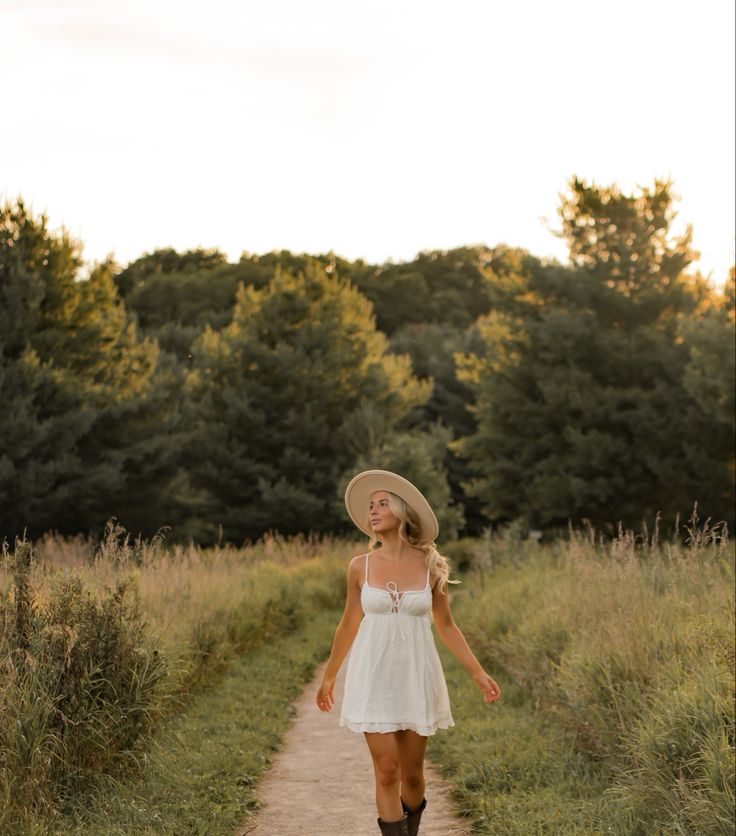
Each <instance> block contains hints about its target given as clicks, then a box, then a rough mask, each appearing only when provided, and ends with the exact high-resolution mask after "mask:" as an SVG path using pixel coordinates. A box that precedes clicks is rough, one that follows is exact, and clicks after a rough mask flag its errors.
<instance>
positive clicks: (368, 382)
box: [188, 263, 431, 541]
mask: <svg viewBox="0 0 736 836" xmlns="http://www.w3.org/2000/svg"><path fill="white" fill-rule="evenodd" d="M387 348H388V344H387V341H386V338H385V337H384V335H383V334H381V333H380V332H379V331H377V330H376V327H375V318H374V316H373V313H372V309H371V305H370V303H369V302H368V300H367V299H365V297H363V296H362V294H361V293H360V292H359V291H358V290H357V289H356V288H354V287H353V286H351V285H350V283H346V282H343V281H342V280H341V279H339V278H338V277H337V276H335V275H329V274H327V273H326V272H325V270H324V268H323V267H322V266H321V265H319V264H318V263H309V264H308V265H307V269H306V270H305V271H304V272H300V273H298V275H291V274H289V273H287V272H284V271H281V270H280V269H278V270H277V271H276V273H275V275H274V277H273V279H272V281H271V282H270V283H269V285H268V286H267V287H265V288H263V289H260V290H258V289H256V288H254V287H252V286H251V287H245V286H241V288H240V289H239V291H238V295H237V303H236V308H235V311H234V314H233V321H232V323H231V325H229V326H228V327H226V328H225V329H223V330H222V331H220V332H215V331H214V330H212V329H207V330H206V331H205V333H204V334H203V335H202V337H201V339H200V340H199V341H198V342H197V343H195V345H194V347H193V354H194V362H193V369H192V372H191V374H190V377H189V381H188V391H189V393H190V396H191V399H192V403H193V405H194V413H193V414H194V416H196V417H195V418H193V420H196V421H197V426H198V433H197V436H196V442H195V443H194V444H193V445H192V447H191V449H190V452H189V456H190V461H191V475H192V483H193V485H194V486H195V487H197V488H199V489H203V490H206V491H207V493H208V495H209V497H210V505H209V508H208V509H207V515H208V518H209V519H210V520H211V522H212V531H213V536H214V531H215V527H216V525H217V524H218V523H219V524H222V526H223V530H224V533H225V536H226V537H227V538H229V539H231V540H234V541H239V540H242V539H243V538H246V537H250V538H254V537H257V536H259V535H260V534H262V533H263V532H264V531H266V530H268V529H274V530H279V531H281V532H282V533H294V532H298V531H307V530H315V531H325V530H329V529H331V528H333V527H334V526H335V525H337V524H339V523H340V522H341V521H342V515H340V516H338V515H337V514H336V513H335V511H334V506H333V500H334V496H335V490H336V484H337V482H338V478H339V476H340V475H341V474H342V473H343V471H344V470H345V468H346V467H348V466H349V465H350V464H351V462H352V461H353V460H354V454H353V452H352V445H354V444H356V443H358V444H360V441H361V440H360V439H356V438H355V437H354V429H355V426H356V422H357V423H359V417H360V415H361V413H362V412H363V411H365V410H366V409H368V408H374V409H378V410H379V411H380V413H381V415H382V416H383V418H384V420H385V421H386V422H387V424H388V425H389V426H391V427H394V426H397V425H398V424H399V423H400V422H401V420H402V419H404V418H405V417H406V416H407V415H408V414H409V413H410V412H411V410H412V409H413V408H414V407H415V406H417V405H419V404H421V403H423V402H424V401H426V399H427V397H428V396H429V394H430V392H431V385H429V384H421V383H419V382H418V381H417V380H416V379H415V378H413V377H412V375H411V372H410V361H409V358H408V357H405V356H395V355H392V354H389V353H388V352H387Z"/></svg>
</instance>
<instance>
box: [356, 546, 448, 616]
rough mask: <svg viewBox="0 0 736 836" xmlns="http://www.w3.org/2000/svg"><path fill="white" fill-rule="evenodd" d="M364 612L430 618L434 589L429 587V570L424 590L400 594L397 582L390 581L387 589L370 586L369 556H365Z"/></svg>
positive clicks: (361, 592) (362, 594)
mask: <svg viewBox="0 0 736 836" xmlns="http://www.w3.org/2000/svg"><path fill="white" fill-rule="evenodd" d="M360 602H361V604H362V606H363V612H364V613H366V614H368V613H373V614H378V615H382V614H385V615H413V616H424V617H425V618H429V617H430V614H431V612H432V587H431V586H430V585H429V569H427V583H426V585H425V587H424V589H409V590H405V591H403V592H400V591H399V590H398V589H397V586H396V583H395V581H389V582H388V583H387V584H386V588H385V589H382V588H381V587H374V586H370V584H369V583H368V555H366V556H365V581H364V582H363V586H362V588H361V591H360Z"/></svg>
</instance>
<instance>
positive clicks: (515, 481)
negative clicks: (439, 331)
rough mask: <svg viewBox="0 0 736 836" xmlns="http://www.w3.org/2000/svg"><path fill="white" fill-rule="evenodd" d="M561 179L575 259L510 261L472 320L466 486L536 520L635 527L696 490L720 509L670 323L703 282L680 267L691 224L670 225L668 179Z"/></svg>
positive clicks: (682, 348) (488, 504)
mask: <svg viewBox="0 0 736 836" xmlns="http://www.w3.org/2000/svg"><path fill="white" fill-rule="evenodd" d="M570 187H571V194H570V195H569V196H568V197H563V199H562V202H561V207H560V215H561V218H562V222H563V229H562V234H563V235H564V236H565V238H566V240H567V241H568V244H569V247H570V255H571V261H572V265H571V266H570V267H561V266H560V265H555V264H543V263H541V262H539V260H537V259H533V258H531V257H521V258H518V259H517V263H516V267H515V269H514V270H511V271H507V272H506V273H504V274H503V275H501V276H500V278H499V282H498V285H497V289H496V293H497V294H498V299H497V301H496V306H497V307H496V309H495V310H494V312H492V313H491V314H489V315H488V316H486V317H484V318H482V319H481V321H480V323H479V325H480V328H481V332H482V334H483V335H484V338H485V341H486V349H485V351H484V352H483V353H481V354H467V355H465V356H464V358H462V359H461V362H460V372H459V373H460V377H461V379H462V380H463V381H464V382H466V383H468V384H469V385H470V386H471V387H472V388H473V390H474V392H475V395H476V404H475V406H474V410H475V413H476V418H477V420H478V431H477V432H476V433H475V434H473V435H471V436H469V437H467V438H465V439H462V440H461V441H459V442H458V443H457V444H456V445H455V448H456V449H457V450H458V451H459V452H460V453H461V454H462V455H464V456H465V457H466V458H468V460H469V461H470V462H471V466H472V467H473V469H474V471H475V478H474V480H472V481H471V483H470V484H469V485H468V486H467V488H468V490H469V492H470V493H471V494H473V495H476V496H478V497H479V498H480V499H481V500H482V501H483V504H484V507H485V508H486V511H487V513H488V514H489V516H490V517H491V518H492V519H494V520H503V519H510V518H513V517H516V516H525V517H527V518H528V520H529V521H530V522H531V523H532V524H535V525H559V524H562V525H564V524H565V523H566V522H567V521H568V519H574V520H577V521H580V520H581V519H583V518H588V519H590V520H591V521H593V522H594V523H595V524H598V525H606V524H613V525H615V523H616V522H617V521H619V520H621V521H624V522H625V523H626V524H629V525H634V526H637V527H638V526H639V525H640V524H641V522H642V520H648V521H649V523H650V524H651V523H652V522H653V519H654V515H655V514H656V513H657V512H658V511H659V512H662V514H663V515H665V516H666V517H667V518H668V519H669V520H672V519H673V518H674V516H675V515H676V514H677V513H678V512H679V513H680V514H681V515H685V516H687V515H689V512H690V511H691V510H692V507H693V504H694V502H695V501H699V502H700V508H701V511H702V512H703V513H707V514H714V515H723V514H727V513H728V509H727V508H726V507H725V504H724V503H723V501H722V496H721V495H722V494H723V491H724V484H726V483H727V473H726V463H725V462H724V461H723V458H722V453H721V452H719V451H718V450H717V449H716V446H717V445H716V446H714V445H713V444H712V443H711V441H712V438H713V430H714V425H713V423H712V421H711V420H710V419H708V417H707V415H706V414H705V413H704V411H703V410H702V409H701V408H700V407H699V405H698V403H697V401H696V400H695V399H694V398H693V396H692V394H691V392H689V391H688V389H687V387H686V386H685V384H684V379H685V370H686V367H687V365H688V362H689V359H690V348H689V346H688V345H687V344H686V342H685V340H684V339H683V337H682V330H683V329H682V323H683V321H691V320H692V319H693V318H697V317H698V310H699V308H700V307H702V304H703V299H704V294H705V293H706V290H705V288H704V286H703V283H702V282H700V281H698V280H697V278H696V277H693V276H691V275H688V274H687V272H686V269H687V267H688V266H689V265H690V264H691V263H692V261H693V260H694V259H695V257H696V255H697V254H696V253H694V252H693V251H692V249H691V247H690V238H691V230H690V229H688V230H686V232H685V233H684V235H682V236H680V237H679V238H675V239H673V238H672V236H671V234H670V231H669V230H670V225H671V222H672V220H673V218H674V213H673V210H672V205H671V204H672V196H671V193H670V184H669V183H665V182H659V181H655V184H654V188H653V189H651V190H648V189H643V190H641V193H640V194H638V195H636V196H628V195H623V194H621V192H620V191H619V190H618V189H617V188H616V187H615V186H613V187H609V188H598V187H596V186H588V185H586V184H585V183H583V182H582V181H580V180H578V179H574V180H573V181H572V182H571V184H570ZM724 480H725V482H724ZM713 486H718V487H717V488H716V490H715V491H714V489H713ZM704 506H705V507H704Z"/></svg>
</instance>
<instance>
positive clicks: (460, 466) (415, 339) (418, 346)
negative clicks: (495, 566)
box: [390, 323, 486, 533]
mask: <svg viewBox="0 0 736 836" xmlns="http://www.w3.org/2000/svg"><path fill="white" fill-rule="evenodd" d="M390 346H391V351H392V352H394V353H396V354H408V355H409V356H410V357H411V361H412V369H413V371H414V374H416V375H417V377H419V378H420V379H423V380H431V381H432V384H433V389H432V397H431V398H430V399H429V400H428V401H427V403H426V404H425V405H424V406H422V407H420V408H419V409H418V410H416V411H415V413H414V416H413V420H414V425H413V428H414V429H415V430H416V431H431V430H432V428H433V427H434V426H435V425H436V424H439V425H440V426H442V427H444V428H446V430H447V441H448V443H449V441H450V440H453V439H457V438H461V437H464V436H468V435H471V434H472V433H473V432H474V431H475V419H474V417H473V415H472V413H471V412H470V410H469V409H468V406H469V404H471V403H472V400H473V391H472V389H471V388H470V387H469V386H468V385H466V384H465V383H463V382H461V381H460V380H459V379H458V376H457V364H456V362H455V357H456V356H457V355H458V354H460V355H462V354H468V353H472V352H481V351H482V347H483V339H482V337H481V334H480V331H479V330H478V329H477V328H476V327H475V326H471V327H469V328H458V327H457V326H453V325H448V324H445V323H408V324H407V325H404V326H402V327H401V328H399V329H398V330H396V331H395V332H394V333H393V334H392V335H391V339H390ZM432 438H433V439H434V438H436V434H435V435H433V436H432ZM433 449H434V447H433ZM444 468H445V470H446V471H447V479H448V482H449V485H450V490H451V493H452V501H453V503H454V504H455V505H456V506H457V507H458V508H462V509H463V510H464V518H465V529H464V533H478V532H479V531H480V530H481V529H482V528H483V526H484V525H486V520H485V517H483V515H482V513H481V510H480V503H479V502H478V501H477V499H475V498H474V497H468V496H466V494H465V491H464V490H463V487H462V486H463V484H464V483H465V482H467V481H468V480H469V479H470V477H471V473H470V470H469V465H468V462H467V461H465V460H464V459H462V458H460V457H459V456H457V455H455V454H454V453H453V452H452V451H451V450H450V448H449V446H447V445H445V450H444ZM402 472H403V471H402Z"/></svg>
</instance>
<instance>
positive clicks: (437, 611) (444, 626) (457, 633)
mask: <svg viewBox="0 0 736 836" xmlns="http://www.w3.org/2000/svg"><path fill="white" fill-rule="evenodd" d="M432 616H433V617H434V626H435V629H436V630H437V634H438V635H439V637H440V638H441V639H442V641H443V642H444V643H445V645H446V646H447V648H448V650H449V651H450V652H451V653H452V654H453V656H455V658H456V659H457V660H458V661H459V662H460V664H461V665H462V666H463V667H464V668H465V670H466V671H467V672H468V673H469V674H470V675H471V676H472V677H473V680H474V681H475V682H476V684H477V685H478V687H479V688H480V689H481V691H482V692H483V699H484V701H485V702H493V701H494V700H497V699H498V698H499V697H500V696H501V689H500V688H499V687H498V683H497V682H496V681H495V680H494V679H493V678H492V677H490V676H489V675H488V674H487V673H486V672H485V671H484V670H483V666H482V665H481V663H480V662H479V661H478V660H477V659H476V657H475V655H474V654H473V651H472V650H471V649H470V647H469V646H468V643H467V641H466V640H465V636H464V635H463V633H462V630H461V629H460V628H459V627H458V626H457V624H455V620H454V619H453V617H452V613H451V612H450V598H449V595H447V594H443V593H441V592H440V591H439V589H437V587H436V585H435V586H434V587H433V588H432Z"/></svg>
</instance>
